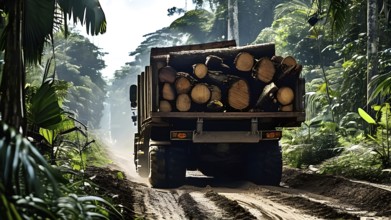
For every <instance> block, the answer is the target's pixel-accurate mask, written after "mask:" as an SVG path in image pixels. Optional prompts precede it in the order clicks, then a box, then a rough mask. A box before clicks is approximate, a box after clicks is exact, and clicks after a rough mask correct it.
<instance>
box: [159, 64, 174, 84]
mask: <svg viewBox="0 0 391 220" xmlns="http://www.w3.org/2000/svg"><path fill="white" fill-rule="evenodd" d="M176 73H177V71H176V70H175V69H174V68H173V67H171V66H165V67H162V68H160V69H159V70H158V74H159V81H160V82H162V83H165V82H168V83H174V81H175V78H176Z"/></svg>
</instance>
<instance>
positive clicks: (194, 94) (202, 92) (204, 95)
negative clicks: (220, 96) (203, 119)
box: [191, 83, 211, 104]
mask: <svg viewBox="0 0 391 220" xmlns="http://www.w3.org/2000/svg"><path fill="white" fill-rule="evenodd" d="M210 96H211V91H210V89H209V87H208V85H207V84H204V83H198V84H196V85H195V86H194V87H193V89H192V90H191V99H192V100H193V102H195V103H197V104H205V103H207V102H208V101H209V100H210Z"/></svg>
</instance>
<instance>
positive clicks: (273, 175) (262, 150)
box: [247, 141, 282, 186]
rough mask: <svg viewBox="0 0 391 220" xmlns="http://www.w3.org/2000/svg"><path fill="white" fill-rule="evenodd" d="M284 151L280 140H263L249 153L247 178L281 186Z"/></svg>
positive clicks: (258, 182) (264, 183) (263, 183)
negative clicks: (282, 151)
mask: <svg viewBox="0 0 391 220" xmlns="http://www.w3.org/2000/svg"><path fill="white" fill-rule="evenodd" d="M281 175H282V153H281V149H280V145H279V143H278V141H263V142H260V143H259V144H257V145H255V146H251V147H250V149H249V151H248V153H247V178H248V180H250V181H252V182H254V183H255V184H259V185H271V186H279V185H280V182H281Z"/></svg>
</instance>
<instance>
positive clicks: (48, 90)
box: [29, 81, 63, 129]
mask: <svg viewBox="0 0 391 220" xmlns="http://www.w3.org/2000/svg"><path fill="white" fill-rule="evenodd" d="M62 113H63V110H62V108H61V107H60V104H59V102H58V97H57V94H56V90H55V88H54V86H53V84H52V83H51V82H50V81H46V82H44V83H43V84H42V85H41V87H40V88H39V89H38V91H37V93H36V94H35V95H34V96H33V97H32V98H31V108H30V117H29V120H30V122H31V123H33V124H35V125H37V126H39V127H41V128H48V129H49V128H53V126H55V125H56V124H59V123H60V122H61V121H62V119H63V118H62Z"/></svg>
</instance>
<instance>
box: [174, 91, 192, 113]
mask: <svg viewBox="0 0 391 220" xmlns="http://www.w3.org/2000/svg"><path fill="white" fill-rule="evenodd" d="M190 107H191V99H190V97H189V95H188V94H180V95H178V97H177V99H176V108H177V109H178V111H180V112H187V111H189V110H190Z"/></svg>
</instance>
